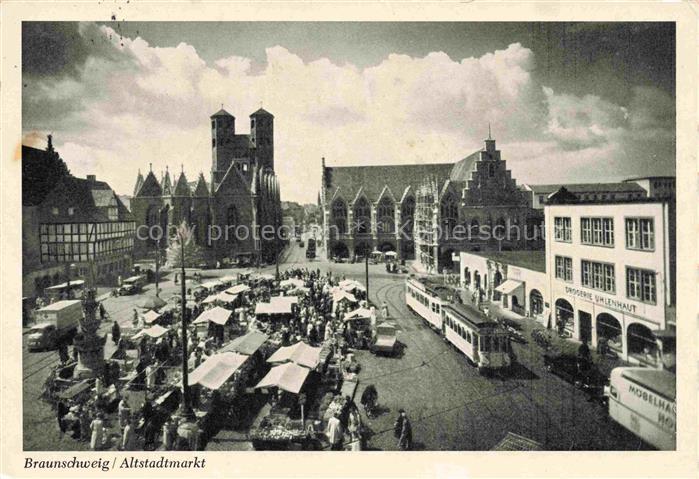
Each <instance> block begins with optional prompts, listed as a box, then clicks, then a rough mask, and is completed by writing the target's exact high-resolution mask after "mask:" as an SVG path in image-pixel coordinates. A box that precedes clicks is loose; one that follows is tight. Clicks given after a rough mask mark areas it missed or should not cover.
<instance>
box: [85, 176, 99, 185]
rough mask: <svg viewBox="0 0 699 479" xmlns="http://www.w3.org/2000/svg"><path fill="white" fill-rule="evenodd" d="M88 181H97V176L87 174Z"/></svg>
mask: <svg viewBox="0 0 699 479" xmlns="http://www.w3.org/2000/svg"><path fill="white" fill-rule="evenodd" d="M87 181H89V182H90V183H94V182H95V181H97V176H95V175H87Z"/></svg>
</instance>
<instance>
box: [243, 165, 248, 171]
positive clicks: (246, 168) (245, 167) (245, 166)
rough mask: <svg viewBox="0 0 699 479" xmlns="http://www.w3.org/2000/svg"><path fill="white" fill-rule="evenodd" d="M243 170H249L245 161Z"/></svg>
mask: <svg viewBox="0 0 699 479" xmlns="http://www.w3.org/2000/svg"><path fill="white" fill-rule="evenodd" d="M243 171H248V164H247V163H243Z"/></svg>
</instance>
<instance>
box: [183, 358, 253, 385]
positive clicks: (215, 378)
mask: <svg viewBox="0 0 699 479" xmlns="http://www.w3.org/2000/svg"><path fill="white" fill-rule="evenodd" d="M247 359H248V356H244V355H242V354H238V353H219V354H216V355H214V356H211V357H210V358H208V359H207V360H206V361H204V362H203V363H201V364H200V365H199V367H198V368H196V369H195V370H194V371H192V372H191V373H190V374H189V383H190V384H200V385H202V386H204V387H206V388H209V389H213V390H216V389H218V388H220V387H221V386H222V385H223V383H225V382H226V381H228V379H229V378H230V377H231V376H232V375H233V373H235V372H236V371H237V370H238V369H239V368H240V366H242V365H243V363H244V362H245V361H247Z"/></svg>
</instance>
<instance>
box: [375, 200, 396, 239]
mask: <svg viewBox="0 0 699 479" xmlns="http://www.w3.org/2000/svg"><path fill="white" fill-rule="evenodd" d="M394 213H395V208H394V206H393V201H391V199H390V198H388V197H386V196H384V197H383V198H381V201H379V205H378V207H377V208H376V217H377V225H376V226H377V228H378V232H379V234H381V233H393V232H395V227H394V225H395V220H394V216H393V215H394Z"/></svg>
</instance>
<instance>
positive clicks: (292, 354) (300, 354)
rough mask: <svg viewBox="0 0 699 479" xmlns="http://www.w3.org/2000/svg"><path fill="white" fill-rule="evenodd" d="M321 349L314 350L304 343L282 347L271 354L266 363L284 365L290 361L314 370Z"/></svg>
mask: <svg viewBox="0 0 699 479" xmlns="http://www.w3.org/2000/svg"><path fill="white" fill-rule="evenodd" d="M321 349H322V348H314V347H313V346H309V345H308V344H306V343H304V342H298V343H296V344H293V345H291V346H284V347H281V348H279V349H277V351H276V352H275V353H274V354H272V355H271V356H270V357H269V359H268V360H267V362H268V363H285V362H288V361H291V362H293V363H296V364H300V365H301V366H306V367H307V368H311V369H315V368H316V367H317V366H318V364H319V363H320V352H321Z"/></svg>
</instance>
